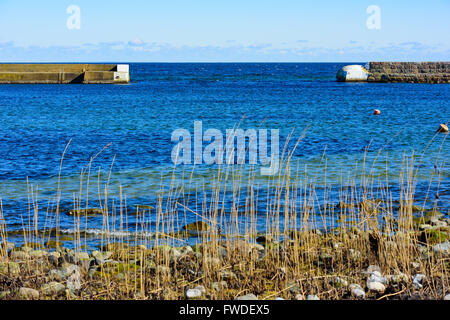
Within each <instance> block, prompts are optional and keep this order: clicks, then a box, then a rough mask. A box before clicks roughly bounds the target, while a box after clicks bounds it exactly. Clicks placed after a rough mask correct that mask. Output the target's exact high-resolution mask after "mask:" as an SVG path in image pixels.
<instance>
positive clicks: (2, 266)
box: [0, 261, 20, 276]
mask: <svg viewBox="0 0 450 320" xmlns="http://www.w3.org/2000/svg"><path fill="white" fill-rule="evenodd" d="M0 273H3V274H8V273H9V274H11V275H15V276H16V275H18V274H20V266H19V264H18V263H17V262H13V261H9V262H0Z"/></svg>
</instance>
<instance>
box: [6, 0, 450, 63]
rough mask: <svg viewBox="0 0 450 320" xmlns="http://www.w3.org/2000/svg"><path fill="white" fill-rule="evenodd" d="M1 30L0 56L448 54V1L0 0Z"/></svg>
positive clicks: (415, 57) (356, 57)
mask: <svg viewBox="0 0 450 320" xmlns="http://www.w3.org/2000/svg"><path fill="white" fill-rule="evenodd" d="M70 5H76V6H78V7H79V8H80V13H81V14H80V29H72V30H71V29H68V28H67V25H66V22H67V19H68V18H69V16H70V14H68V13H67V12H66V9H67V7H69V6H70ZM370 5H376V6H378V7H379V8H380V18H381V19H380V21H381V28H380V29H368V28H367V26H366V21H367V19H368V18H369V17H370V16H371V14H368V13H367V12H366V9H367V8H368V7H369V6H370ZM0 30H1V31H0V61H4V62H28V61H29V62H49V61H60V62H84V61H92V62H94V61H100V62H101V61H118V62H119V61H129V62H133V61H143V62H145V61H148V62H153V61H155V62H191V61H192V62H196V61H205V62H214V61H218V62H221V61H224V62H228V61H236V62H241V61H242V62H252V61H269V62H270V61H274V62H280V61H286V62H291V61H294V62H295V61H298V62H302V61H305V62H310V61H317V62H322V61H360V62H364V61H374V60H393V61H424V60H430V61H431V60H447V61H448V60H450V37H449V34H450V1H448V0H428V1H416V0H410V1H404V0H397V1H384V0H383V1H377V0H370V1H365V0H350V1H331V0H323V1H320V0H316V1H302V0H258V1H255V0H240V1H237V0H227V1H224V0H220V1H219V0H208V1H207V0H191V1H189V0H164V1H162V0H161V1H155V0H147V1H140V0H139V1H138V0H136V1H133V0H128V1H124V0H120V1H116V0H109V1H103V0H95V1H92V0H90V1H85V0H70V1H65V0H58V1H48V0H40V1H20V0H0Z"/></svg>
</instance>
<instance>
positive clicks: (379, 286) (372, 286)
mask: <svg viewBox="0 0 450 320" xmlns="http://www.w3.org/2000/svg"><path fill="white" fill-rule="evenodd" d="M367 289H369V291H373V292H377V293H383V292H384V291H385V290H386V287H385V286H384V284H383V283H381V282H378V281H372V282H369V283H367Z"/></svg>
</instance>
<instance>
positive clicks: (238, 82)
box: [0, 63, 450, 238]
mask: <svg viewBox="0 0 450 320" xmlns="http://www.w3.org/2000/svg"><path fill="white" fill-rule="evenodd" d="M343 65H345V64H342V63H315V64H311V63H295V64H291V63H289V64H277V63H274V64H255V63H247V64H228V63H227V64H199V63H195V64H151V63H149V64H131V65H130V70H131V79H132V82H131V83H130V84H128V85H1V86H0V108H1V111H2V112H1V115H0V121H1V122H0V123H1V126H0V196H1V199H2V203H3V215H4V223H5V224H6V225H7V226H8V230H14V229H20V228H22V225H27V221H28V219H29V215H30V214H33V213H34V212H33V205H32V204H33V202H34V203H35V205H34V208H35V209H36V204H37V205H38V207H37V209H36V212H37V215H38V217H39V219H38V226H39V228H44V227H46V228H51V227H53V226H54V217H55V215H54V210H53V209H54V205H55V201H56V197H57V185H58V172H59V165H60V159H61V155H62V153H63V151H64V149H65V147H66V144H67V143H68V142H69V140H71V142H70V145H69V147H68V149H67V151H66V153H65V156H64V161H63V165H62V169H61V178H60V181H61V188H60V191H61V201H60V202H61V210H62V211H67V210H69V209H70V208H72V207H73V206H74V203H73V199H74V193H75V194H76V193H78V192H79V190H80V172H81V170H82V169H84V168H86V167H87V165H88V164H89V160H90V158H91V157H94V156H95V155H96V154H97V153H98V152H99V151H101V150H102V149H103V148H104V147H105V146H107V145H108V144H109V143H111V144H110V145H109V146H108V147H107V148H106V149H105V150H103V151H102V152H101V153H100V154H99V155H98V156H97V157H96V158H95V159H94V160H93V162H92V165H91V167H90V174H91V181H90V184H89V191H88V192H86V191H85V187H86V183H85V181H86V180H83V183H84V184H83V191H82V194H83V196H82V197H81V198H82V201H83V204H84V203H85V202H86V194H89V203H88V206H92V207H97V206H99V203H98V199H99V192H98V189H99V186H100V190H101V192H100V193H101V195H100V198H101V199H100V200H102V201H104V195H103V194H102V193H103V188H104V186H105V184H106V183H107V181H108V175H109V170H110V169H111V179H110V182H109V190H108V199H109V201H110V202H109V203H111V205H112V202H113V201H114V204H115V205H116V206H119V202H120V189H119V187H120V186H121V187H122V192H123V194H124V195H126V204H125V202H122V207H124V208H127V211H128V213H131V211H133V210H135V206H136V205H151V206H154V207H155V206H156V200H157V194H158V192H159V191H160V190H161V186H162V187H163V188H164V192H165V194H170V192H168V187H169V186H170V179H171V175H172V169H173V163H172V160H171V151H172V148H173V147H174V145H175V144H174V142H172V141H171V134H172V132H173V131H174V130H175V129H177V128H184V129H187V130H188V131H189V132H191V133H192V134H193V132H194V121H196V120H201V121H202V122H203V132H204V131H205V130H206V129H208V128H216V129H219V130H221V131H222V132H223V133H225V131H226V129H231V128H233V127H235V125H236V124H237V123H240V124H239V127H240V128H242V129H251V128H253V129H258V128H266V129H279V130H280V142H281V145H283V144H284V142H285V141H286V138H287V136H288V135H289V134H290V133H291V132H292V130H293V129H294V133H293V136H292V139H291V140H290V143H289V147H290V148H292V147H293V146H294V144H295V142H296V140H297V138H299V137H300V136H301V134H302V131H303V130H305V129H306V128H308V129H307V131H306V136H305V137H304V139H303V140H302V141H301V142H300V144H299V145H298V146H297V148H296V149H295V152H294V153H293V157H292V161H291V168H292V171H291V174H292V175H294V176H295V175H296V171H297V168H299V169H298V173H299V176H302V177H303V178H304V177H305V166H307V169H306V170H307V174H306V177H307V178H306V179H307V181H309V179H314V181H315V185H316V192H317V194H318V196H317V198H318V200H317V202H316V203H314V205H317V206H320V205H321V204H322V205H323V202H324V201H325V200H323V195H324V192H325V191H327V194H326V195H327V199H326V201H327V202H331V203H337V202H339V188H338V186H340V185H348V184H353V183H356V184H358V183H359V182H360V180H359V176H358V175H359V173H360V172H361V170H362V166H363V159H364V155H365V150H366V148H367V147H368V146H370V147H369V149H368V150H369V151H368V152H367V155H366V158H367V160H366V167H368V168H369V169H367V170H366V171H370V170H373V174H374V176H375V177H377V178H376V181H375V185H376V184H377V183H378V180H380V181H382V183H386V184H388V185H389V186H390V188H391V192H392V197H393V199H394V200H396V199H398V196H399V192H398V189H399V184H398V182H399V176H400V172H401V168H402V167H403V168H404V167H405V162H404V161H405V157H409V156H411V155H413V154H416V155H417V157H416V164H419V165H420V166H419V171H418V174H417V187H416V194H415V198H416V199H417V201H418V202H419V204H423V203H425V205H426V206H427V207H431V206H438V208H439V210H441V211H442V212H444V213H448V211H449V208H450V175H449V171H448V161H447V163H445V162H444V161H446V160H447V159H448V157H449V155H450V148H448V141H447V140H446V139H445V138H446V135H444V134H438V135H435V131H436V129H437V127H438V126H439V124H440V123H445V122H447V121H448V119H449V114H450V106H449V103H448V102H449V101H450V85H429V84H371V83H338V82H336V81H335V73H336V71H337V70H338V69H339V68H340V67H342V66H343ZM375 108H376V109H380V110H381V115H380V116H373V115H372V112H373V109H375ZM244 115H245V118H243V116H244ZM430 141H431V143H430ZM380 149H382V151H381V152H380ZM377 156H378V158H377ZM374 159H376V161H375V162H373V161H374ZM325 160H326V171H325V170H324V164H325ZM386 162H387V163H388V169H389V170H388V172H386ZM435 165H436V166H437V169H436V168H435ZM249 167H250V165H245V166H244V169H245V170H248V169H249ZM191 169H192V167H191V166H189V167H187V168H185V170H186V172H189V174H190V171H191ZM215 170H216V167H214V166H209V165H205V164H200V165H196V166H195V172H194V178H193V183H192V184H191V189H188V186H187V185H186V190H185V192H188V193H191V194H192V196H193V197H195V190H196V188H198V186H199V185H205V186H207V187H206V189H208V186H211V185H212V184H213V179H212V177H213V175H214V173H215V172H216V171H215ZM99 172H100V177H98V176H97V175H98V174H99ZM255 172H256V175H255V178H254V179H255V185H257V186H258V189H260V190H261V191H260V194H259V196H258V201H257V204H256V207H257V208H258V210H257V215H258V216H261V219H260V220H261V221H260V222H258V230H259V231H263V230H265V225H264V221H265V220H264V217H265V215H266V213H267V197H266V196H267V192H265V189H264V185H266V184H267V177H263V176H261V175H260V174H258V172H259V171H258V170H257V171H255ZM189 174H187V176H189ZM180 176H181V169H179V170H177V175H176V179H175V180H176V181H175V184H178V185H179V184H180V183H181V181H180V180H179V179H180ZM349 176H350V177H351V179H350V181H347V178H348V177H349ZM386 177H388V182H386ZM27 179H28V184H27ZM300 180H301V181H302V182H298V184H299V187H301V186H302V185H304V183H305V180H304V179H303V180H302V179H300ZM243 181H244V182H242V184H243V186H244V187H245V185H246V183H245V179H243ZM430 181H431V182H430ZM230 184H232V183H230ZM330 185H331V187H329V188H326V186H330ZM31 188H32V189H31ZM330 188H331V189H330ZM244 189H245V188H244ZM31 190H33V192H34V193H35V192H36V190H37V199H35V198H32V197H31V196H30V194H31ZM266 191H267V190H266ZM437 191H439V198H437V199H435V195H436V193H437ZM204 194H206V197H207V198H208V197H210V196H211V194H210V193H208V191H207V190H206V191H205V192H204V193H203V192H202V190H201V189H200V191H199V192H197V197H198V198H201V199H202V197H203V195H204ZM244 195H245V192H244V191H242V192H241V197H240V200H239V201H240V203H239V204H240V205H245V197H244ZM426 199H429V200H430V201H425V200H426ZM232 202H233V201H232V200H231V199H230V197H229V196H228V197H227V195H225V197H224V202H223V206H224V207H223V209H224V212H225V213H230V212H232V211H233V210H232V208H231V204H232ZM188 205H189V208H190V209H192V210H193V211H195V212H203V211H204V210H203V209H204V208H203V209H202V206H201V204H198V203H197V204H195V203H193V202H189V203H188ZM49 206H50V209H48V208H49ZM52 206H53V209H52ZM220 206H222V204H221V205H220ZM221 208H222V207H221ZM178 209H180V208H178ZM181 211H182V217H181V220H182V222H183V223H184V222H190V221H195V220H198V217H197V216H196V215H195V214H192V212H190V211H187V212H186V210H181ZM299 215H300V213H299ZM136 219H137V218H136V216H135V215H132V214H130V215H128V217H127V220H128V221H127V222H128V224H129V226H125V227H124V229H129V230H134V229H135V225H136ZM243 219H244V220H245V219H246V218H243ZM144 220H145V221H146V223H147V222H148V223H149V226H150V227H149V228H150V231H151V226H152V225H155V224H156V220H157V219H156V217H155V215H153V216H152V214H150V215H148V216H147V217H145V219H144ZM318 220H321V219H318ZM102 225H103V217H93V218H89V219H88V223H87V225H84V227H86V228H88V229H89V230H91V231H92V234H96V233H95V230H102ZM60 226H61V228H62V229H67V230H69V229H71V228H73V217H68V216H66V215H65V214H62V215H60ZM94 238H95V237H94Z"/></svg>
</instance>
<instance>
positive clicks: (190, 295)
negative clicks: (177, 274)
mask: <svg viewBox="0 0 450 320" xmlns="http://www.w3.org/2000/svg"><path fill="white" fill-rule="evenodd" d="M201 296H202V292H201V291H200V290H199V289H188V290H186V298H187V299H197V298H200V297H201Z"/></svg>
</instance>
